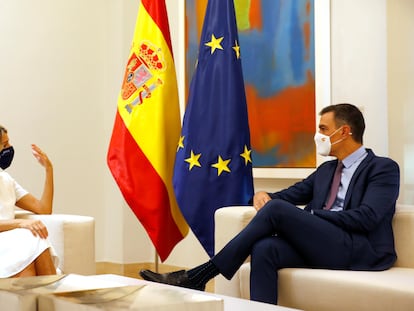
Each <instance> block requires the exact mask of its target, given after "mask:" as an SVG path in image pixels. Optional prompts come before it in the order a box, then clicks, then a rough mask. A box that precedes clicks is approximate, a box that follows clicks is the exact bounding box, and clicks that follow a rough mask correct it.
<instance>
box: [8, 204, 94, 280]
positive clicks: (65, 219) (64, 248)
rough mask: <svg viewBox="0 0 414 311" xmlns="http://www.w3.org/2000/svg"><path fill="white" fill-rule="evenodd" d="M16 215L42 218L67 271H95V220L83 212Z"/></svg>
mask: <svg viewBox="0 0 414 311" xmlns="http://www.w3.org/2000/svg"><path fill="white" fill-rule="evenodd" d="M15 215H16V218H36V219H40V220H41V221H42V222H43V223H44V224H45V226H46V227H47V229H48V232H49V240H50V242H51V244H52V245H53V247H54V249H55V250H56V253H57V255H58V257H59V260H60V261H59V266H58V268H59V269H60V271H61V272H62V273H64V274H69V273H76V274H83V275H93V274H95V273H96V265H95V220H94V218H93V217H90V216H80V215H65V214H52V215H35V214H31V213H28V212H25V211H16V214H15Z"/></svg>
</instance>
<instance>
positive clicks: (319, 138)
mask: <svg viewBox="0 0 414 311" xmlns="http://www.w3.org/2000/svg"><path fill="white" fill-rule="evenodd" d="M341 128H342V126H341V127H340V128H339V129H337V130H336V131H335V132H333V133H332V134H331V135H329V136H328V135H324V134H321V133H319V132H317V133H316V134H315V137H314V140H315V144H316V152H317V153H318V154H320V155H321V156H325V157H326V156H328V155H329V153H330V152H331V146H332V145H335V144H337V143H339V142H341V141H342V140H343V138H342V139H340V140H337V141H336V142H334V143H333V144H332V143H331V136H332V135H335V133H336V132H338V131H339V130H340V129H341Z"/></svg>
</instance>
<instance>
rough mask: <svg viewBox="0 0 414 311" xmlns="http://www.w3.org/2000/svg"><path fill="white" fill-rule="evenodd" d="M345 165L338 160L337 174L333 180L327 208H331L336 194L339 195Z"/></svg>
mask: <svg viewBox="0 0 414 311" xmlns="http://www.w3.org/2000/svg"><path fill="white" fill-rule="evenodd" d="M343 167H344V165H343V164H342V162H340V161H338V165H337V166H336V170H335V174H334V177H333V180H332V185H331V191H330V192H329V198H328V200H327V201H326V205H325V209H326V210H330V209H331V208H332V205H333V204H334V202H335V199H336V196H337V195H338V190H339V184H340V183H341V175H342V169H343Z"/></svg>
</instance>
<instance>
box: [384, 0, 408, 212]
mask: <svg viewBox="0 0 414 311" xmlns="http://www.w3.org/2000/svg"><path fill="white" fill-rule="evenodd" d="M413 12H414V1H412V0H398V1H395V0H388V14H387V19H388V36H387V38H388V86H389V91H388V103H389V107H390V109H389V111H390V113H389V120H390V127H389V128H390V156H391V157H392V158H394V159H395V160H396V161H398V163H399V164H400V167H401V177H402V178H401V188H400V198H399V201H400V202H403V203H406V204H413V203H414V123H413V116H414V88H413V85H414V83H413V81H414V80H413V76H414V41H413V38H414V18H413Z"/></svg>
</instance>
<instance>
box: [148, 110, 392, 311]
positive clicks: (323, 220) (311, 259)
mask: <svg viewBox="0 0 414 311" xmlns="http://www.w3.org/2000/svg"><path fill="white" fill-rule="evenodd" d="M320 116H321V118H320V122H319V132H317V133H316V134H315V143H316V147H317V152H318V153H319V154H321V155H324V156H328V155H330V156H334V157H336V159H335V160H331V161H327V162H324V163H323V164H321V165H320V166H319V167H318V169H317V170H316V171H315V172H314V173H312V174H311V175H310V176H309V177H307V178H306V179H304V180H302V181H300V182H298V183H296V184H294V185H293V186H291V187H289V188H287V189H285V190H282V191H279V192H276V193H272V194H270V193H267V192H263V191H261V192H258V193H256V194H255V196H254V198H253V206H254V207H255V209H256V210H257V211H258V212H257V214H256V216H255V217H254V218H253V219H252V221H251V222H250V223H249V224H248V225H247V226H246V228H245V229H244V230H242V231H241V232H240V233H239V234H238V235H237V236H236V237H234V238H233V239H232V240H231V241H230V242H229V243H228V244H227V245H226V246H225V247H224V248H223V249H222V250H220V251H219V252H218V253H217V254H216V255H215V256H214V257H213V258H211V260H209V261H208V262H206V263H204V264H202V265H200V266H197V267H195V268H193V269H190V270H187V271H186V270H180V271H176V272H171V273H165V274H158V273H154V272H152V271H149V270H143V271H141V272H140V274H141V276H142V277H143V278H144V279H146V280H150V281H155V282H161V283H166V284H171V285H177V286H183V287H189V288H195V289H199V290H203V289H204V288H205V284H206V283H207V281H208V280H210V279H211V278H213V277H215V276H216V275H218V274H222V275H223V276H224V277H226V278H228V279H231V278H232V277H233V275H234V274H235V273H236V271H237V270H238V269H239V268H240V266H241V265H242V264H243V262H244V261H245V259H246V258H247V257H248V256H249V255H251V275H250V277H251V286H250V295H251V299H252V300H257V301H262V302H268V303H274V304H276V303H277V278H278V270H279V269H281V268H288V267H289V268H294V267H309V268H326V269H349V270H385V269H388V268H390V267H391V266H392V265H393V263H394V262H395V260H396V257H397V256H396V253H395V248H394V236H393V231H392V226H391V223H392V218H393V215H394V213H395V204H396V200H397V198H398V192H399V182H400V175H399V167H398V164H397V163H396V162H394V161H393V160H391V159H389V158H384V157H378V156H376V155H375V154H374V153H373V152H372V150H370V149H366V148H365V147H364V146H363V140H362V138H363V133H364V130H365V122H364V118H363V116H362V113H361V112H360V110H359V109H358V108H357V107H355V106H353V105H350V104H337V105H331V106H327V107H325V108H324V109H322V111H321V112H320ZM335 175H336V176H337V177H336V178H335ZM335 180H337V182H335ZM334 184H337V185H336V186H334ZM331 188H333V189H331ZM331 192H332V193H333V195H330V193H331ZM297 205H304V206H305V208H304V209H303V208H300V207H297Z"/></svg>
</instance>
